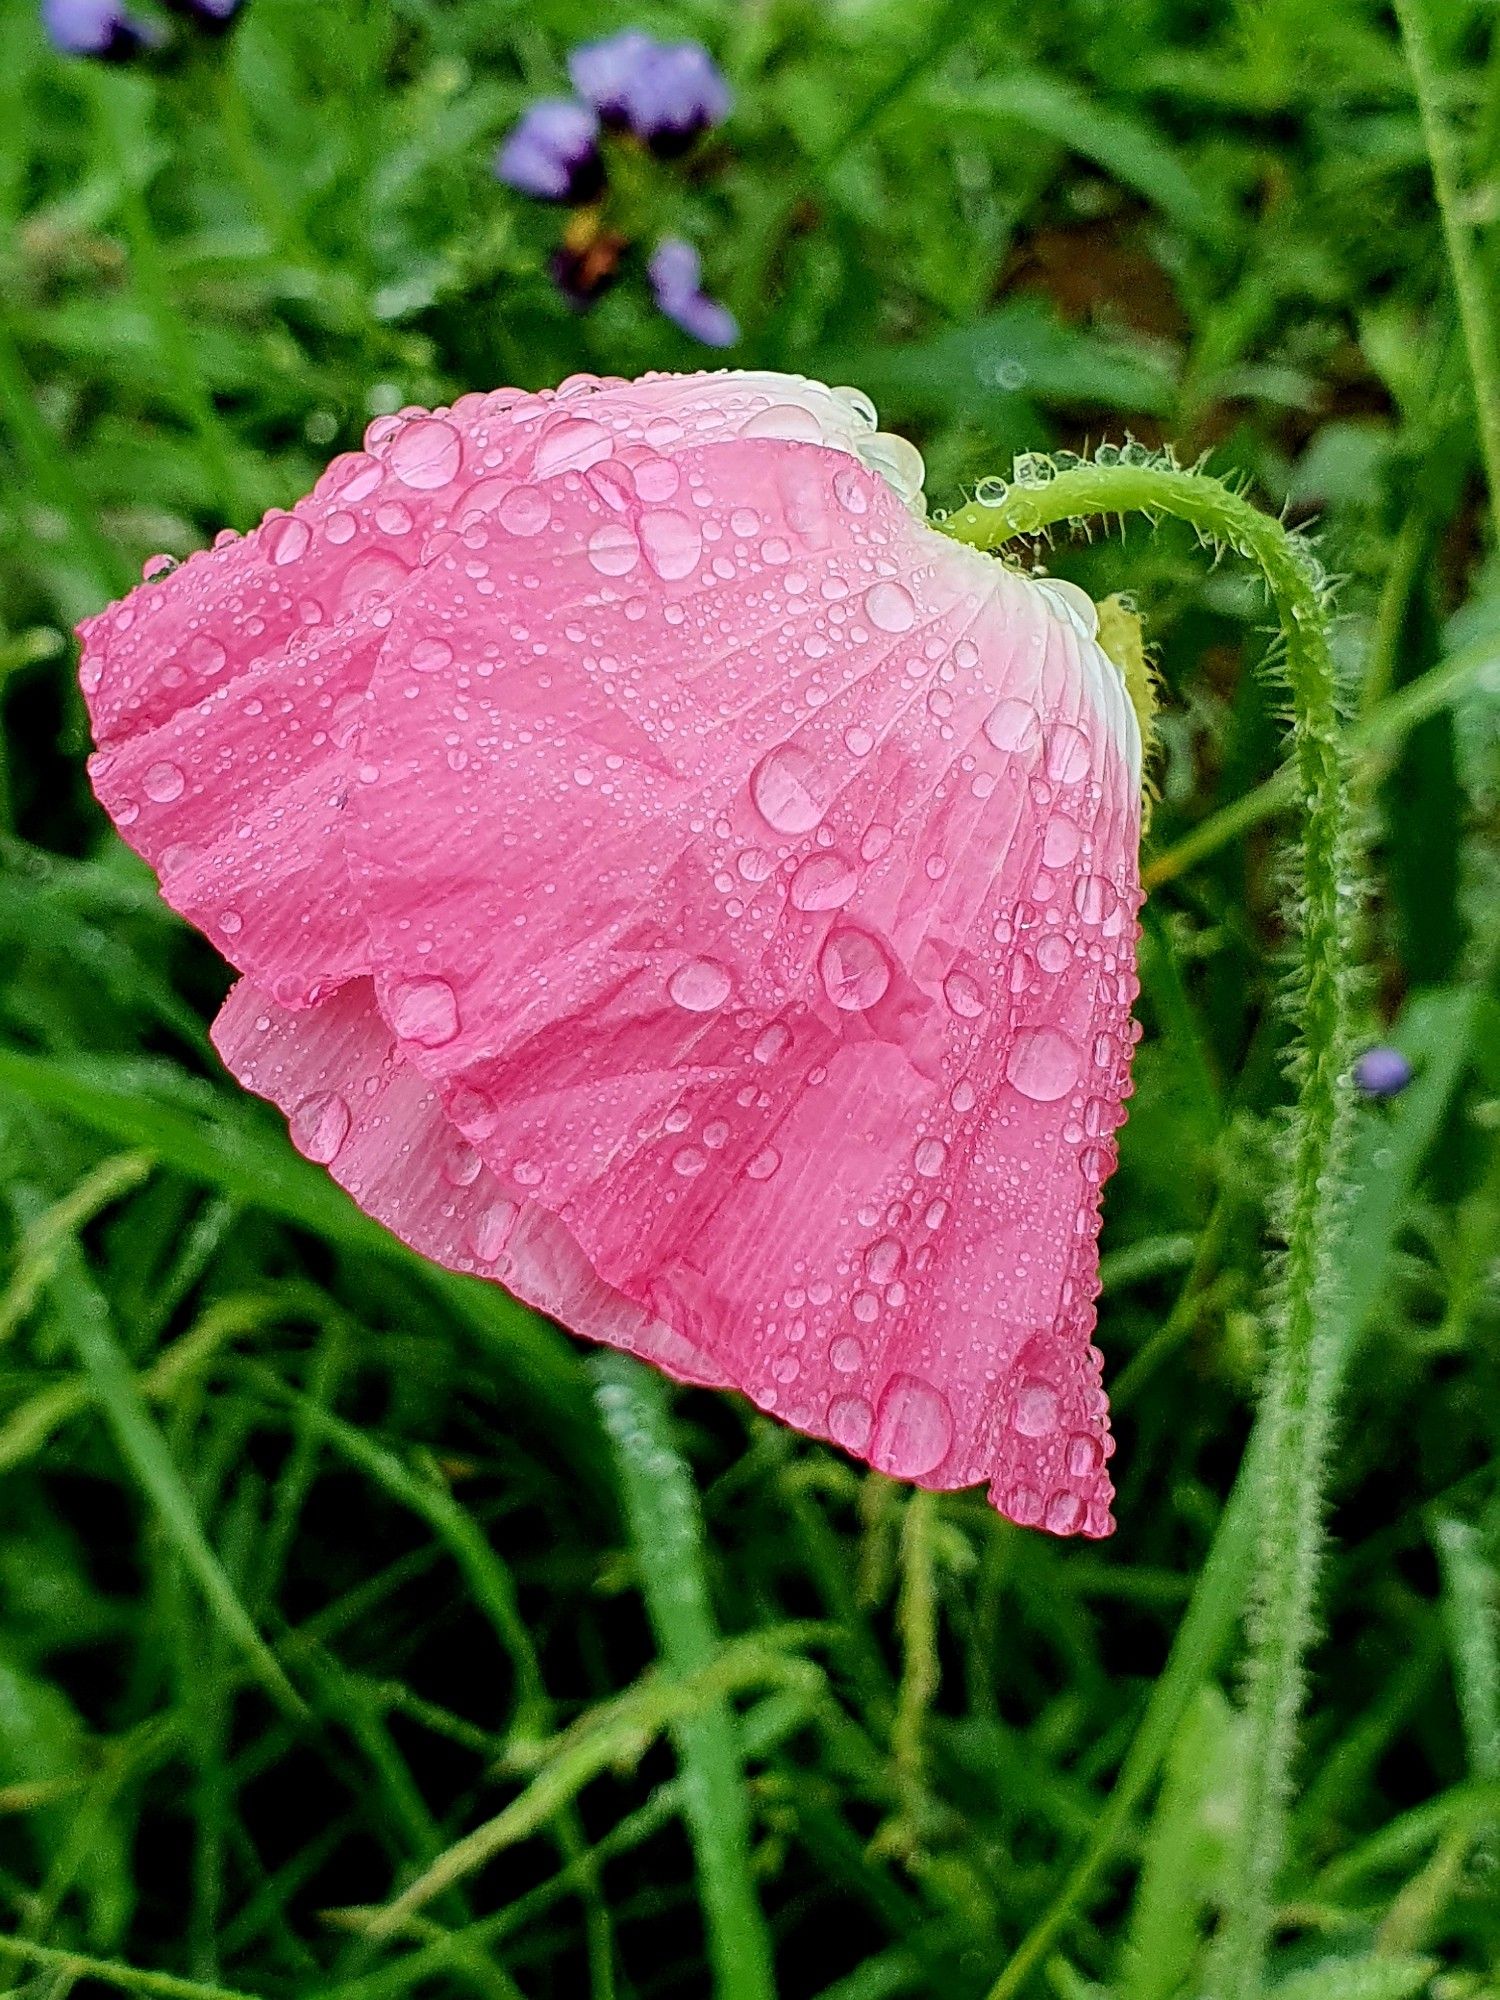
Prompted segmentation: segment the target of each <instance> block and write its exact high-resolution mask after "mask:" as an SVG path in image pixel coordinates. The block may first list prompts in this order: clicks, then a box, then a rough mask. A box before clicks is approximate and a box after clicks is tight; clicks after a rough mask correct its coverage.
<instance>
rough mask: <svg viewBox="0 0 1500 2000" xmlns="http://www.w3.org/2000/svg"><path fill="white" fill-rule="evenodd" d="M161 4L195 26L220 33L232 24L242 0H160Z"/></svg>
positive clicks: (212, 32)
mask: <svg viewBox="0 0 1500 2000" xmlns="http://www.w3.org/2000/svg"><path fill="white" fill-rule="evenodd" d="M162 5H163V6H164V7H167V8H169V9H170V10H171V12H172V13H174V14H181V15H182V16H183V17H184V18H185V19H186V20H189V21H191V22H192V24H193V26H194V27H195V28H202V29H203V30H204V31H205V33H207V34H210V35H221V34H223V33H224V31H225V29H226V28H232V27H233V26H234V23H235V21H236V19H237V18H238V16H239V13H240V9H241V8H242V7H243V6H244V0H162Z"/></svg>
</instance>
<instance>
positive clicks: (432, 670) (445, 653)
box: [406, 639, 453, 674]
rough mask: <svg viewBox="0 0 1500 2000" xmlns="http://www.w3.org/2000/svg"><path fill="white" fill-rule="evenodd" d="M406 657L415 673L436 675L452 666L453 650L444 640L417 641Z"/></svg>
mask: <svg viewBox="0 0 1500 2000" xmlns="http://www.w3.org/2000/svg"><path fill="white" fill-rule="evenodd" d="M406 657H407V659H408V661H409V662H410V663H411V666H412V667H413V669H414V670H415V671H416V672H417V673H419V674H436V673H441V671H442V670H443V668H444V667H447V666H451V665H452V663H453V648H452V647H451V646H450V645H449V644H448V641H447V640H446V639H418V641H417V643H416V644H415V645H414V646H413V647H412V649H411V651H410V652H409V653H408V654H407V656H406Z"/></svg>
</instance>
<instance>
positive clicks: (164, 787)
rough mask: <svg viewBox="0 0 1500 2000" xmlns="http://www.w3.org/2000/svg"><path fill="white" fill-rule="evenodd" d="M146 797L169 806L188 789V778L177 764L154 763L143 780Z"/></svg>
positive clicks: (158, 803)
mask: <svg viewBox="0 0 1500 2000" xmlns="http://www.w3.org/2000/svg"><path fill="white" fill-rule="evenodd" d="M141 783H142V789H143V790H144V791H145V794H146V797H147V798H148V799H150V800H151V801H152V802H153V803H154V804H156V805H159V806H169V805H171V803H172V801H173V800H174V799H180V798H181V797H182V795H183V792H184V791H185V790H186V789H187V779H186V778H184V777H183V775H182V773H181V771H179V770H178V768H177V766H176V765H175V764H152V765H151V766H150V768H149V769H148V770H147V772H146V775H145V777H144V779H143V780H142V781H141Z"/></svg>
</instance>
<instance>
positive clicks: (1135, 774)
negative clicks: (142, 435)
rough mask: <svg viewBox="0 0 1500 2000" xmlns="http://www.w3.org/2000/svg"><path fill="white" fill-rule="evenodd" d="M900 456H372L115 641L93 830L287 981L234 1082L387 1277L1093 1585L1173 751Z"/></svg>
mask: <svg viewBox="0 0 1500 2000" xmlns="http://www.w3.org/2000/svg"><path fill="white" fill-rule="evenodd" d="M872 419H873V413H871V412H870V411H869V410H868V405H866V404H865V403H864V400H863V398H860V397H858V396H857V395H855V394H853V393H852V392H838V393H835V392H830V391H828V390H825V389H822V388H821V387H820V386H818V385H815V384H810V383H804V382H801V381H797V380H794V379H791V378H784V377H776V376H763V375H737V374H732V373H731V374H716V375H700V376H687V377H672V376H664V377H654V378H647V379H645V380H643V381H640V382H635V383H629V382H606V383H599V382H595V381H593V380H591V379H587V380H586V379H578V380H575V381H574V382H571V383H568V384H565V385H564V386H563V388H562V389H560V390H558V391H557V392H555V393H546V394H541V395H521V394H518V393H516V392H512V391H501V392H499V393H497V394H494V395H490V396H484V397H479V396H475V397H467V398H465V399H463V401H461V402H460V403H458V404H457V405H455V406H454V408H453V409H451V410H447V411H440V412H436V413H428V412H425V411H415V410H413V411H407V412H404V413H403V414H402V415H401V416H399V417H392V418H384V419H381V420H380V421H379V422H377V423H376V424H375V425H374V426H373V427H372V429H371V431H370V434H369V436H368V438H367V449H366V450H365V451H364V452H363V453H360V454H357V455H354V456H350V457H346V458H343V459H340V460H337V461H336V462H335V463H334V464H333V465H332V466H331V467H330V468H329V470H328V472H327V474H326V475H325V476H324V478H323V479H322V480H321V481H320V483H319V485H318V487H317V489H316V490H315V491H314V493H313V494H311V495H310V496H309V498H308V499H306V500H305V501H303V502H302V503H300V504H299V505H298V506H297V507H296V508H295V509H294V510H293V511H292V512H291V513H290V514H277V515H273V516H271V517H269V518H268V519H267V520H266V521H265V522H264V523H263V524H262V525H261V526H260V527H259V528H258V529H256V530H255V532H254V533H252V534H250V535H248V536H246V537H244V538H243V539H237V538H223V539H221V542H220V544H219V545H218V546H216V547H215V548H214V549H212V550H211V551H208V552H205V553H204V554H202V555H199V556H195V557H194V558H192V559H191V560H190V561H189V562H187V563H186V564H185V565H184V566H183V567H182V568H181V569H180V570H178V571H176V572H175V573H174V574H172V575H171V576H170V577H168V578H166V579H165V580H163V581H161V582H158V583H154V584H151V585H149V586H146V587H144V588H142V589H141V590H139V591H137V592H136V593H135V594H134V595H133V596H132V597H131V598H130V599H128V600H127V601H126V602H125V603H124V604H123V605H121V606H117V607H114V608H112V609H110V610H108V611H106V612H104V613H102V614H101V615H100V616H99V617H97V618H96V619H94V620H92V621H91V622H90V624H89V625H88V626H86V627H85V628H84V637H85V656H84V667H83V681H84V687H85V689H86V691H87V694H88V697H89V702H90V706H91V709H92V712H93V717H94V722H95V727H96V731H97V734H98V740H99V744H100V751H99V755H98V756H97V757H96V759H95V761H94V765H93V773H94V779H95V783H96V786H97V788H98V792H99V795H100V797H101V799H102V800H103V801H104V803H105V805H106V806H107V807H108V808H109V810H110V812H111V813H112V814H113V816H114V818H115V820H116V823H117V824H118V825H119V826H120V828H121V829H122V831H123V832H124V833H125V835H126V837H127V838H128V839H129V840H130V841H131V843H132V844H133V845H134V846H136V847H137V848H138V849H139V850H140V852H141V853H142V854H144V855H145V856H146V857H147V859H148V860H150V861H151V863H152V864H153V866H155V867H156V868H157V869H158V870H159V871H160V874H161V878H162V886H163V891H164V893H165V895H166V896H167V897H168V899H169V900H170V901H171V902H172V903H173V904H174V905H175V906H176V907H177V908H178V909H180V910H181V911H183V912H184V914H186V915H187V916H189V917H190V918H192V920H193V921H194V922H195V923H196V924H198V925H199V926H200V927H201V928H202V929H203V930H204V931H206V932H207V934H208V935H209V936H210V937H211V938H212V939H213V940H214V942H215V943H216V944H217V945H218V946H219V947H220V949H221V950H223V951H224V952H225V953H226V955H227V956H228V957H229V958H231V959H232V960H233V961H234V962H235V963H236V964H237V965H238V966H239V967H240V969H241V970H242V971H243V973H244V974H245V978H244V980H243V981H242V983H241V984H240V985H239V986H238V987H237V988H236V990H235V992H234V993H233V994H232V995H231V997H230V999H229V1001H228V1003H227V1004H226V1006H225V1009H224V1012H223V1014H222V1016H221V1018H220V1021H219V1023H218V1026H217V1029H216V1040H217V1043H218V1046H219V1048H220V1050H221V1052H222V1053H223V1056H224V1058H225V1061H226V1062H227V1063H228V1064H229V1066H230V1067H231V1069H233V1070H234V1071H235V1073H236V1074H237V1075H238V1076H239V1077H241V1078H242V1079H243V1080H244V1081H245V1082H246V1083H247V1084H248V1085H250V1087H251V1088H253V1089H255V1090H257V1091H259V1092H261V1093H263V1094H264V1095H266V1096H268V1097H271V1098H273V1099H274V1100H275V1101H276V1102H277V1103H278V1104H279V1105H281V1106H282V1108H283V1109H284V1110H285V1112H286V1113H287V1115H288V1117H289V1119H290V1123H291V1130H292V1136H293V1138H294V1139H295V1141H296V1143H297V1144H298V1145H299V1146H300V1147H301V1148H302V1150H303V1151H304V1152H305V1153H307V1154H308V1155H310V1157H312V1158H313V1159H315V1160H318V1161H320V1162H322V1163H323V1164H324V1165H326V1166H327V1167H328V1169H329V1171H330V1172H331V1173H333V1174H334V1175H335V1177H336V1178H337V1179H338V1180H339V1181H341V1182H342V1183H343V1184H344V1186H345V1187H347V1188H348V1189H349V1191H350V1193H351V1194H352V1195H353V1196H354V1197H355V1199H356V1200H357V1201H359V1203H360V1204H361V1205H362V1206H363V1207H364V1208H366V1209H367V1210H369V1211H370V1212H371V1213H372V1214H374V1215H376V1216H378V1217H379V1218H380V1219H381V1220H382V1221H384V1222H385V1223H386V1224H388V1225H389V1227H390V1228H391V1229H393V1230H394V1231H395V1232H396V1233H397V1234H398V1235H400V1236H402V1237H403V1238H405V1239H406V1240H407V1241H408V1242H410V1243H412V1244H414V1245H415V1246H416V1247H417V1248H418V1249H420V1250H421V1251H423V1252H424V1253H425V1254H427V1255H428V1256H431V1257H433V1258H436V1259H437V1260H439V1261H440V1262H442V1263H444V1264H446V1265H449V1266H452V1267H453V1268H455V1269H459V1270H467V1271H474V1272H478V1273H480V1274H483V1275H485V1276H488V1277H492V1278H494V1279H497V1280H498V1281H500V1282H501V1283H503V1284H505V1285H506V1286H508V1287H509V1288H510V1289H511V1290H512V1291H514V1292H516V1293H517V1294H518V1295H519V1296H520V1297H522V1298H524V1299H526V1300H528V1301H530V1302H531V1303H532V1304H534V1305H536V1306H539V1307H541V1308H543V1309H544V1310H545V1311H547V1312H549V1313H552V1314H554V1315H556V1317H557V1318H558V1319H560V1320H562V1321H563V1322H565V1323H566V1324H567V1325H568V1326H570V1327H572V1328H573V1329H575V1330H576V1331H577V1332H579V1333H582V1334H586V1335H589V1336H591V1337H592V1338H594V1339H598V1340H605V1341H609V1342H612V1343H613V1344H614V1345H616V1346H619V1347H624V1348H628V1349H630V1350H631V1351H632V1352H635V1353H637V1354H640V1355H643V1356H645V1357H647V1358H648V1359H650V1360H652V1361H654V1362H656V1363H658V1364H660V1365H661V1366H662V1367H664V1368H666V1369H668V1370H670V1371H671V1372H672V1373H673V1374H674V1375H677V1376H679V1377H681V1378H683V1379H686V1380H690V1381H695V1382H705V1383H715V1384H720V1385H727V1386H732V1387H735V1388H737V1389H740V1390H742V1391H743V1392H744V1393H745V1394H747V1395H748V1396H750V1397H751V1398H752V1399H753V1400H754V1401H755V1402H756V1403H757V1404H758V1405H759V1406H760V1407H761V1408H762V1409H764V1410H769V1411H772V1412H774V1413H775V1414H776V1415H777V1416H779V1417H781V1418H783V1419H785V1421H787V1422H788V1423H791V1424H794V1425H796V1426H798V1427H799V1428H800V1429H802V1430H805V1431H808V1432H811V1433H813V1434H814V1435H816V1436H819V1437H823V1438H828V1439H831V1440H832V1441H833V1442H834V1443H836V1444H838V1445H840V1446H842V1447H843V1448H844V1449H845V1450H846V1451H848V1452H851V1453H853V1454H855V1455H856V1456H858V1457H861V1458H864V1459H867V1460H868V1461H869V1462H870V1463H871V1464H872V1465H875V1466H878V1467H879V1468H880V1469H881V1470H883V1471H885V1472H888V1473H891V1474H893V1475H895V1476H897V1477H899V1478H904V1479H911V1480H916V1481H918V1482H920V1483H921V1484H923V1485H927V1486H933V1487H940V1488H949V1487H957V1486H964V1485H968V1484H971V1483H973V1482H976V1481H980V1480H985V1481H988V1482H989V1485H990V1491H991V1495H992V1497H993V1499H994V1501H995V1504H996V1505H997V1506H998V1507H1000V1509H1001V1510H1002V1511H1003V1512H1004V1513H1006V1514H1008V1515H1010V1516H1011V1518H1012V1519H1014V1520H1017V1521H1021V1522H1026V1523H1036V1524H1040V1525H1042V1526H1044V1527H1046V1528H1049V1529H1051V1530H1052V1531H1053V1532H1055V1533H1058V1534H1069V1533H1074V1532H1082V1533H1085V1534H1092V1535H1098V1534H1103V1533H1106V1532H1107V1531H1108V1529H1109V1527H1110V1525H1111V1522H1110V1515H1109V1502H1110V1498H1111V1488H1110V1484H1109V1480H1108V1476H1107V1473H1106V1470H1105V1460H1106V1458H1107V1457H1108V1454H1109V1451H1110V1448H1111V1447H1110V1440H1109V1436H1108V1432H1107V1428H1106V1423H1105V1399H1104V1396H1103V1393H1102V1391H1101V1388H1100V1385H1099V1367H1100V1356H1099V1354H1098V1351H1097V1349H1095V1348H1094V1347H1093V1346H1091V1345H1090V1340H1091V1334H1092V1329H1093V1323H1094V1305H1093V1301H1094V1298H1095V1295H1096V1292H1097V1261H1098V1260H1097V1248H1096V1238H1097V1232H1098V1216H1099V1194H1100V1187H1101V1184H1102V1182H1103V1181H1104V1180H1105V1178H1106V1176H1107V1175H1108V1173H1109V1171H1110V1169H1111V1167H1112V1165H1113V1162H1114V1154H1115V1146H1114V1132H1115V1128H1116V1127H1117V1125H1118V1124H1119V1122H1120V1120H1121V1117H1122V1115H1123V1114H1122V1110H1121V1106H1122V1102H1123V1099H1124V1097H1125V1095H1126V1094H1127V1092H1128V1087H1129V1086H1128V1066H1129V1057H1130V1051H1131V1045H1132V1028H1131V1022H1130V1004H1131V1001H1132V999H1133V997H1134V995H1135V991H1136V985H1135V979H1134V970H1133V958H1134V941H1135V935H1136V924H1135V917H1136V910H1137V907H1138V904H1139V900H1140V890H1139V884H1138V869H1137V847H1138V839H1139V780H1140V739H1139V734H1138V730H1137V725H1136V722H1135V718H1134V716H1133V714H1132V712H1131V709H1130V705H1129V702H1128V700H1127V698H1126V695H1125V692H1124V688H1123V684H1122V681H1121V677H1120V675H1119V673H1118V672H1117V670H1116V669H1115V668H1114V667H1113V666H1112V665H1111V663H1110V662H1109V660H1108V659H1107V658H1106V657H1105V656H1104V654H1103V653H1102V652H1101V651H1100V649H1099V647H1098V645H1097V644H1096V643H1095V641H1094V639H1093V637H1092V636H1091V632H1092V623H1091V619H1090V617H1089V615H1088V610H1087V607H1084V606H1082V605H1081V602H1080V600H1079V598H1078V596H1077V594H1076V593H1071V592H1070V591H1069V590H1068V589H1067V587H1066V586H1058V585H1052V584H1047V583H1036V582H1032V581H1029V580H1027V579H1024V578H1021V577H1018V576H1016V575H1014V574H1011V573H1010V572H1008V571H1007V570H1006V569H1005V568H1004V567H1003V566H1002V565H1001V564H999V563H997V562H995V561H993V560H992V559H989V558H986V557H981V556H979V555H977V554H975V553H973V552H972V551H970V550H968V549H965V548H963V547H961V546H959V545H957V544H955V543H953V542H951V541H949V540H948V539H946V538H945V537H943V536H942V535H940V534H938V533H936V532H934V531H933V530H931V529H930V528H928V527H927V526H926V525H925V524H924V523H923V521H922V520H921V518H920V498H919V479H920V466H919V462H918V473H917V477H916V478H915V479H913V477H912V473H911V461H912V460H913V458H914V456H915V455H914V454H913V453H912V452H911V450H910V447H909V446H905V445H903V444H902V442H901V441H900V440H899V439H891V438H886V437H884V436H882V435H880V434H878V433H875V432H874V430H873V421H872ZM914 510H915V511H914Z"/></svg>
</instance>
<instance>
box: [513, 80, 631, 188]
mask: <svg viewBox="0 0 1500 2000" xmlns="http://www.w3.org/2000/svg"><path fill="white" fill-rule="evenodd" d="M495 174H496V177H497V178H498V179H500V180H502V181H504V182H505V184H506V186H507V187H513V188H515V189H516V190H517V191H518V192H519V193H521V194H528V195H530V196H531V197H532V199H533V200H535V201H563V202H584V201H592V200H593V198H594V196H595V195H596V194H598V192H599V190H600V189H601V188H602V187H603V185H604V164H603V162H602V160H601V159H600V157H599V119H598V115H597V113H596V112H595V111H594V110H593V109H592V108H591V107H590V106H589V105H586V104H575V103H574V102H573V101H572V99H571V98H567V97H544V98H542V99H541V100H540V101H539V102H538V103H536V104H532V105H528V107H527V108H526V110H525V111H523V112H522V114H521V116H520V118H519V120H518V121H517V123H516V125H515V128H514V129H513V131H512V132H511V134H510V137H509V138H508V139H507V140H506V141H505V144H504V145H503V146H502V147H501V148H500V150H499V152H498V153H497V154H496V155H495Z"/></svg>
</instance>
